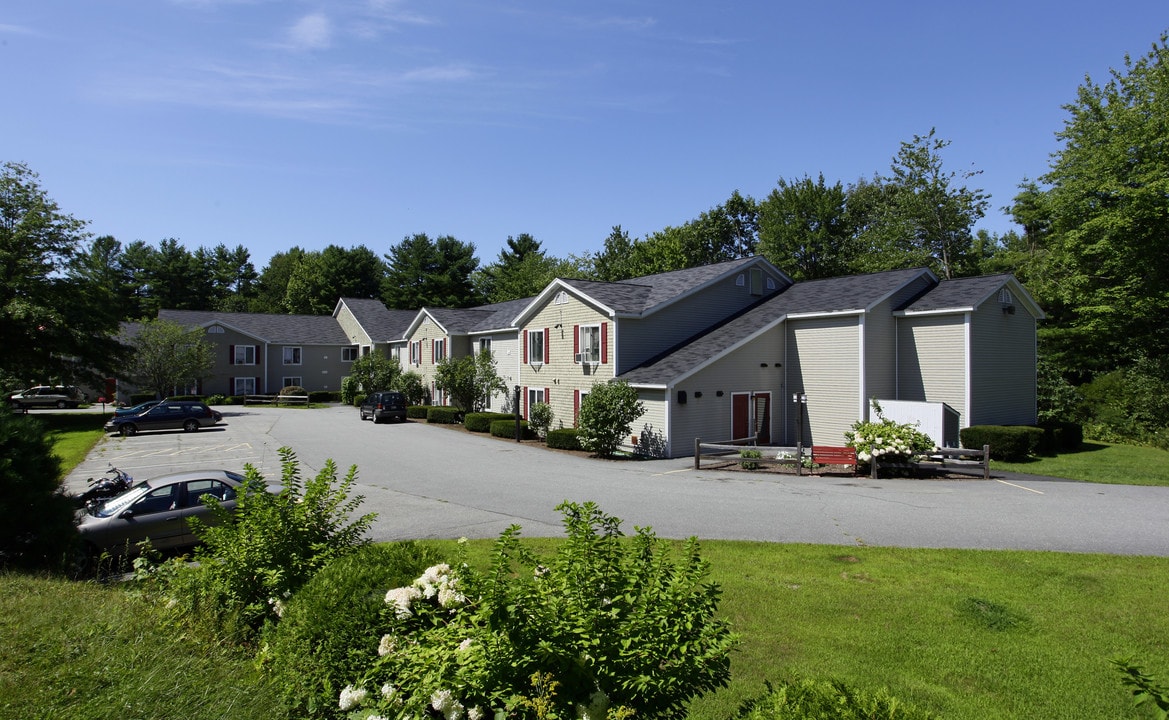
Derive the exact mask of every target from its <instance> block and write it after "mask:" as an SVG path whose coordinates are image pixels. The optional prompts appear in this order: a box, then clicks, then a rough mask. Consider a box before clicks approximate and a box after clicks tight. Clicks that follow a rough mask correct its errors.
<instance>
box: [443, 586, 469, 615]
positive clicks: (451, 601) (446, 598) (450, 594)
mask: <svg viewBox="0 0 1169 720" xmlns="http://www.w3.org/2000/svg"><path fill="white" fill-rule="evenodd" d="M438 604H439V605H440V606H442V607H444V608H447V609H451V608H457V607H462V606H463V605H466V604H467V598H466V596H465V595H463V594H462V593H461V592H459V591H458V583H457V582H454V581H452V582H448V583H443V584H442V585H440V586H439V588H438Z"/></svg>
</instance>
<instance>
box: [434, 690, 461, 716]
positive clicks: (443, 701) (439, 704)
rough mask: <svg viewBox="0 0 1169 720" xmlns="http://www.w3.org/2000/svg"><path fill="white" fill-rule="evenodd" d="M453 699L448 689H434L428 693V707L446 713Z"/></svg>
mask: <svg viewBox="0 0 1169 720" xmlns="http://www.w3.org/2000/svg"><path fill="white" fill-rule="evenodd" d="M454 701H455V699H454V696H452V695H451V691H450V690H435V691H434V692H433V693H431V695H430V707H432V708H434V709H435V710H437V711H439V712H440V713H446V709H447V707H448V706H449V705H450V704H451V703H452V702H454Z"/></svg>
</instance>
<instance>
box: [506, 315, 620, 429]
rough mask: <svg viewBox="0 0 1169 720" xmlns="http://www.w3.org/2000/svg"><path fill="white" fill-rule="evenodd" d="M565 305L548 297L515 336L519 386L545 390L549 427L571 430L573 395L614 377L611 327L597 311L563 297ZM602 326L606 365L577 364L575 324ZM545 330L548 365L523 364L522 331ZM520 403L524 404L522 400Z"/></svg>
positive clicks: (613, 332)
mask: <svg viewBox="0 0 1169 720" xmlns="http://www.w3.org/2000/svg"><path fill="white" fill-rule="evenodd" d="M566 297H567V298H568V302H565V303H561V304H556V303H555V302H554V300H553V298H549V299H548V302H547V304H545V305H544V307H542V308H540V310H539V311H538V312H537V313H536V314H535V315H533V316H532V317H531V319H529V320H528V323H527V324H526V325H525V326H524V327H522V328H520V330H519V333H518V335H517V348H516V351H517V354H518V355H519V385H521V386H522V387H534V388H545V389H546V390H547V395H548V404H549V405H551V406H552V415H553V417H552V427H554V428H555V427H573V426H574V425H575V424H576V413H575V406H574V399H575V393H574V391H576V390H579V391H580V392H586V393H587V392H588V391H589V389H590V388H592V386H593V385H594V384H596V383H598V382H608V381H609V380H612V379H613V377H614V373H613V368H614V364H613V353H614V341H613V339H614V337H615V331H614V324H613V322H612V320H610V319H609V318H607V317H606V316H605V315H604V314H603V313H601V312H600V311H599V310H598V309H596V308H594V307H592V306H591V305H588V304H586V303H584V302H581V301H580V300H579V299H577V298H576V297H574V296H572V295H570V294H566ZM602 323H604V327H605V331H606V335H607V339H606V341H605V346H606V349H607V351H608V358H607V360H608V362H606V363H603V364H598V365H590V364H587V363H577V362H576V361H575V359H574V357H573V356H574V353H573V349H574V333H575V328H576V327H577V326H578V325H601V324H602ZM525 330H527V331H547V336H546V337H545V342H547V343H548V345H547V347H548V355H549V357H548V362H546V363H544V362H540V361H539V359H538V358H528V362H526V363H525V362H523V356H524V347H523V344H524V341H525V336H524V331H525ZM521 404H523V401H522V399H521Z"/></svg>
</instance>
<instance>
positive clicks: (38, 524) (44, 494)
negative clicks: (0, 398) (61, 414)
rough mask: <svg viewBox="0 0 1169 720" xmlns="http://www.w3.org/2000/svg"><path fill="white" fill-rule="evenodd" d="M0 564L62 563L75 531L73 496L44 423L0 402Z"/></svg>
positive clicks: (37, 565) (40, 565)
mask: <svg viewBox="0 0 1169 720" xmlns="http://www.w3.org/2000/svg"><path fill="white" fill-rule="evenodd" d="M0 487H2V488H3V492H0V568H28V569H31V568H51V567H61V565H62V563H63V562H64V561H65V560H66V558H67V556H68V554H69V550H70V549H71V547H72V544H73V542H74V540H75V539H76V537H77V531H76V529H75V528H74V527H73V501H72V499H71V498H70V497H68V496H66V495H64V494H62V493H61V492H60V489H61V461H60V460H59V459H58V458H57V456H56V455H54V454H53V443H52V441H51V439H50V436H49V433H47V432H46V431H45V427H44V424H43V423H42V422H41V421H40V420H37V419H35V418H32V417H27V416H23V415H16V414H14V413H13V412H12V411H11V410H10V409H9V408H8V407H7V406H5V407H2V408H0Z"/></svg>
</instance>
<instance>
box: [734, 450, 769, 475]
mask: <svg viewBox="0 0 1169 720" xmlns="http://www.w3.org/2000/svg"><path fill="white" fill-rule="evenodd" d="M739 457H741V458H761V457H763V453H761V452H760V451H758V450H751V449H748V448H744V449H742V450H740V451H739ZM739 465H740V466H741V467H742V468H743V469H744V470H758V469H759V463H757V462H751V461H750V460H742V461H740V462H739Z"/></svg>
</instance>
